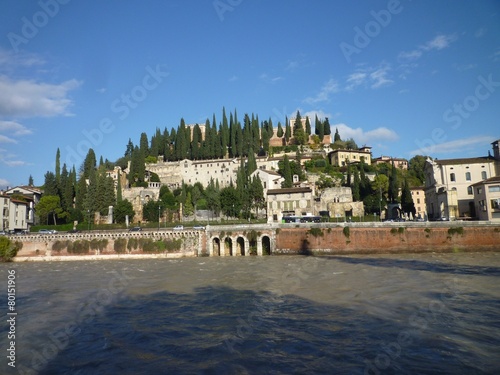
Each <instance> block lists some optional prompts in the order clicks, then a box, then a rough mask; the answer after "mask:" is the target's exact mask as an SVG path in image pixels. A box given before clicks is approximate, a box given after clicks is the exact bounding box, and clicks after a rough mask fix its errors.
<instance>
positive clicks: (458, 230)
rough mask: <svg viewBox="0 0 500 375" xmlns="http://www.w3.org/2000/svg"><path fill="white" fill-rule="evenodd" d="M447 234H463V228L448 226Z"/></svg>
mask: <svg viewBox="0 0 500 375" xmlns="http://www.w3.org/2000/svg"><path fill="white" fill-rule="evenodd" d="M448 234H449V235H450V236H453V235H454V234H460V235H462V236H463V234H464V228H463V227H454V228H449V229H448Z"/></svg>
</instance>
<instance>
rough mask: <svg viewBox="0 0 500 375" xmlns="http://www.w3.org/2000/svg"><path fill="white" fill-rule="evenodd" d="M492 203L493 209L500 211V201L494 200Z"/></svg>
mask: <svg viewBox="0 0 500 375" xmlns="http://www.w3.org/2000/svg"><path fill="white" fill-rule="evenodd" d="M490 202H491V208H492V209H494V210H499V209H500V199H492V200H491V201H490Z"/></svg>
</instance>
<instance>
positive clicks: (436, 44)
mask: <svg viewBox="0 0 500 375" xmlns="http://www.w3.org/2000/svg"><path fill="white" fill-rule="evenodd" d="M456 39H457V37H456V36H455V35H444V34H441V35H437V36H436V37H435V38H434V39H431V40H429V41H428V42H426V43H424V44H423V45H421V46H419V47H418V48H416V49H414V50H412V51H409V52H401V53H400V54H399V56H398V58H399V59H400V60H403V61H412V60H417V59H419V58H420V57H422V55H423V54H424V52H429V51H432V50H438V51H440V50H442V49H445V48H448V47H449V46H450V44H451V43H452V42H454V41H455V40H456Z"/></svg>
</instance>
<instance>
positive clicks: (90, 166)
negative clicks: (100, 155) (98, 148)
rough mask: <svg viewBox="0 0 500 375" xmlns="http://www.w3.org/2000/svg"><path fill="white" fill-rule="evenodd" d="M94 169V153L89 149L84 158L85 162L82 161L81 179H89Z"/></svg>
mask: <svg viewBox="0 0 500 375" xmlns="http://www.w3.org/2000/svg"><path fill="white" fill-rule="evenodd" d="M95 167H96V156H95V152H94V150H93V149H91V148H90V149H89V151H88V152H87V156H86V157H85V160H84V161H83V177H84V178H87V179H88V178H89V176H90V173H91V172H92V171H93V170H95Z"/></svg>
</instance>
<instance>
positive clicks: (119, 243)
mask: <svg viewBox="0 0 500 375" xmlns="http://www.w3.org/2000/svg"><path fill="white" fill-rule="evenodd" d="M113 248H114V250H115V252H116V253H118V254H122V253H124V252H125V249H126V248H127V239H126V238H117V239H116V240H115V243H114V245H113Z"/></svg>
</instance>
